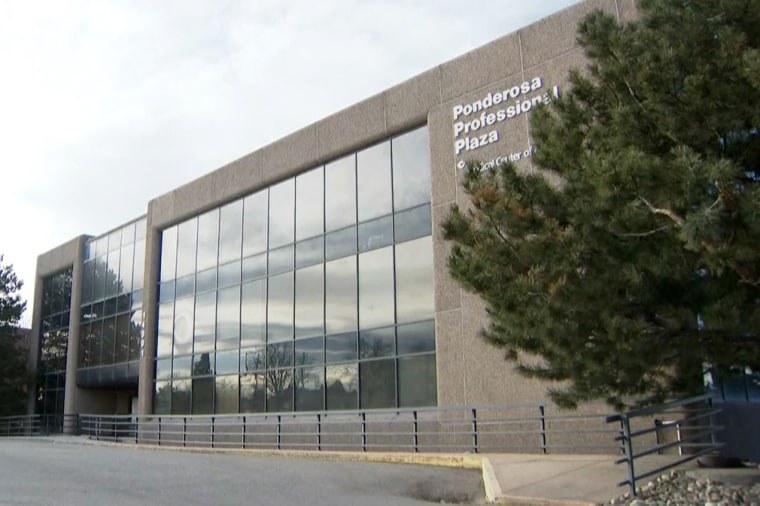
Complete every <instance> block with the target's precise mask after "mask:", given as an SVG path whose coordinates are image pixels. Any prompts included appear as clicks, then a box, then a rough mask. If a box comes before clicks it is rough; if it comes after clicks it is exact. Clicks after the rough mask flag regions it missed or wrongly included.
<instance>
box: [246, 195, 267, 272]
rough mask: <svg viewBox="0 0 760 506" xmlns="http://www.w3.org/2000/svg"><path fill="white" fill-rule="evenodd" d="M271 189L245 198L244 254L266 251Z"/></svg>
mask: <svg viewBox="0 0 760 506" xmlns="http://www.w3.org/2000/svg"><path fill="white" fill-rule="evenodd" d="M268 214H269V191H268V190H262V191H260V192H257V193H254V194H253V195H251V196H250V197H247V198H246V199H245V200H243V256H244V257H247V256H249V255H252V254H253V253H259V252H262V251H266V249H267V237H268V232H267V221H268V218H267V216H268Z"/></svg>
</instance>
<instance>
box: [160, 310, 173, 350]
mask: <svg viewBox="0 0 760 506" xmlns="http://www.w3.org/2000/svg"><path fill="white" fill-rule="evenodd" d="M173 323H174V303H173V302H167V303H164V304H159V306H158V332H157V334H158V344H157V347H156V356H157V357H163V356H166V355H171V354H172V327H173Z"/></svg>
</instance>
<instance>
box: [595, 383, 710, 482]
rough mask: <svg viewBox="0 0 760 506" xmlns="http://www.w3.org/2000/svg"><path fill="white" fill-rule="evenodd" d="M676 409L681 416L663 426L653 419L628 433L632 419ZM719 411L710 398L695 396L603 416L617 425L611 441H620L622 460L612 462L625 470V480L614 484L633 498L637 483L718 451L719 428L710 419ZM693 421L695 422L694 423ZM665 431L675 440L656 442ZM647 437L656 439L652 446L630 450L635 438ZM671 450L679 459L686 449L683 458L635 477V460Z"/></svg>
mask: <svg viewBox="0 0 760 506" xmlns="http://www.w3.org/2000/svg"><path fill="white" fill-rule="evenodd" d="M679 408H683V409H682V411H685V413H682V414H681V417H680V418H678V419H677V420H670V421H668V422H666V423H662V422H660V421H659V420H657V419H655V421H654V423H655V425H654V427H647V428H644V429H638V430H631V420H632V419H636V418H642V417H652V416H654V415H661V414H669V415H673V414H676V415H677V414H679V413H678V411H676V410H678V409H679ZM720 412H721V410H720V409H716V408H714V407H713V404H712V397H711V396H710V395H699V396H695V397H690V398H687V399H680V400H675V401H671V402H667V403H665V404H661V405H658V406H649V407H646V408H641V409H635V410H631V411H628V412H625V413H618V414H615V415H610V416H608V417H606V422H607V423H614V422H619V423H620V435H619V436H618V437H617V438H615V439H616V440H617V441H620V442H622V447H621V450H622V452H623V457H622V458H620V459H618V460H617V461H616V462H615V463H616V464H623V463H625V464H626V465H627V468H628V479H627V480H624V481H621V482H620V483H618V486H625V485H627V486H628V487H629V488H630V491H631V494H632V495H636V492H637V490H636V482H637V481H639V480H641V479H644V478H647V477H649V476H652V475H655V474H657V473H661V472H663V471H666V470H668V469H671V468H673V467H675V466H677V465H681V464H684V463H686V462H689V461H691V460H693V459H696V458H698V457H700V456H702V455H705V454H707V453H710V452H714V451H716V450H717V449H719V448H720V447H721V446H722V445H721V444H720V443H717V442H716V438H715V433H716V432H717V431H719V430H721V429H723V427H721V426H719V425H716V424H715V422H714V416H715V415H717V414H719V413H720ZM704 419H707V420H708V421H707V422H704V421H702V420H704ZM697 421H699V422H698V423H695V422H697ZM665 431H675V434H676V440H675V441H670V442H660V440H659V435H660V433H663V432H665ZM649 434H654V435H655V436H657V440H656V442H655V444H654V445H650V446H648V447H646V448H644V449H642V450H638V451H634V440H638V439H637V438H641V437H642V436H646V435H649ZM674 448H678V454H679V455H680V456H683V455H684V453H685V452H684V451H685V450H686V452H687V456H686V457H684V458H680V459H678V460H677V461H675V462H671V463H669V464H667V465H663V466H660V467H657V468H656V469H653V470H649V471H647V472H645V473H641V474H638V475H637V474H636V469H635V462H636V459H638V458H640V457H645V456H647V455H653V454H660V453H663V452H664V451H666V450H669V449H674Z"/></svg>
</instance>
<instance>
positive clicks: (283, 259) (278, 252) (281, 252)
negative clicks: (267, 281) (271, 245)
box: [269, 244, 293, 276]
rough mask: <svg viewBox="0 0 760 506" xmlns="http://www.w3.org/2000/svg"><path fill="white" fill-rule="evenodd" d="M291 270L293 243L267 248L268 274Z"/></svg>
mask: <svg viewBox="0 0 760 506" xmlns="http://www.w3.org/2000/svg"><path fill="white" fill-rule="evenodd" d="M292 270H293V245H292V244H289V245H288V246H285V247H284V248H277V249H273V250H269V275H270V276H271V275H273V274H280V273H281V272H288V271H292Z"/></svg>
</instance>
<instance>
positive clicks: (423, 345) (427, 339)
mask: <svg viewBox="0 0 760 506" xmlns="http://www.w3.org/2000/svg"><path fill="white" fill-rule="evenodd" d="M426 351H435V322H434V321H433V320H430V321H426V322H420V323H412V324H410V325H399V327H398V354H399V355H407V354H410V353H423V352H426Z"/></svg>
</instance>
